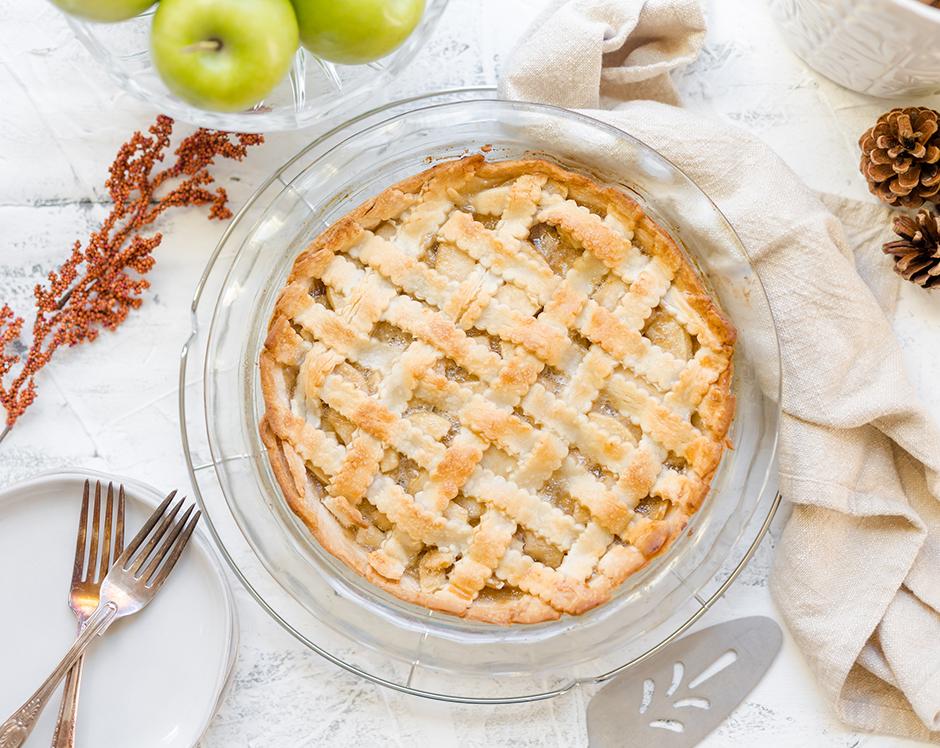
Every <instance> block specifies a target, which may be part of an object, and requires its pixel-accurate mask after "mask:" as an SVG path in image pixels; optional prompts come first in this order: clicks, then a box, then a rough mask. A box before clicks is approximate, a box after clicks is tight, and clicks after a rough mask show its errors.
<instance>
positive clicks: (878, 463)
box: [501, 0, 940, 742]
mask: <svg viewBox="0 0 940 748" xmlns="http://www.w3.org/2000/svg"><path fill="white" fill-rule="evenodd" d="M703 27H704V25H703V22H702V15H701V12H700V9H699V7H698V4H697V2H696V1H695V0H645V1H644V0H565V1H559V0H556V1H555V2H553V3H552V5H551V7H550V8H549V9H548V10H547V11H546V12H545V13H544V14H543V15H542V16H541V17H540V18H539V19H538V20H537V21H536V22H535V24H534V28H533V29H531V30H530V31H528V32H527V33H526V35H525V38H524V41H523V42H522V43H521V44H520V45H519V46H518V48H517V49H516V50H515V52H514V53H513V55H512V57H511V58H510V60H509V62H508V65H507V70H506V73H505V75H504V78H503V80H502V82H501V91H502V93H503V95H505V96H509V97H512V98H519V99H526V100H531V101H542V102H552V103H555V104H560V105H563V106H569V107H581V108H583V107H596V106H608V107H609V105H610V104H611V103H613V102H611V101H610V99H612V98H614V97H617V96H620V97H621V98H620V100H619V101H617V102H616V108H615V109H610V108H608V109H605V110H598V111H591V112H590V114H592V115H594V116H596V117H598V118H599V119H603V120H605V121H607V122H610V123H611V124H614V125H616V126H618V127H621V128H622V129H624V130H626V131H627V132H629V133H631V134H633V135H634V136H636V137H638V138H639V139H640V140H642V141H644V142H646V143H647V144H649V145H651V146H652V147H653V148H655V149H656V150H658V151H660V152H661V153H663V154H664V155H665V156H666V157H668V158H669V159H671V160H672V161H673V162H674V163H676V164H678V165H679V166H680V167H681V168H682V169H683V170H684V171H685V172H686V173H688V174H689V175H690V176H691V177H692V178H693V179H694V180H695V181H696V182H697V183H698V184H699V186H700V187H702V189H703V190H704V191H705V192H706V193H708V195H709V196H710V197H711V198H712V199H713V200H714V201H715V202H716V203H717V204H718V206H719V207H720V208H721V210H722V211H723V212H724V214H725V215H726V216H727V217H728V218H729V220H730V221H731V223H732V224H733V225H734V227H735V228H736V229H737V231H738V234H739V235H740V236H741V239H742V240H743V242H744V244H745V246H746V247H747V249H748V252H749V254H750V256H751V258H752V260H753V261H754V262H755V263H756V265H757V268H758V270H759V272H760V274H761V277H762V279H763V281H764V283H765V285H766V288H767V293H768V296H769V298H770V304H771V307H772V309H773V312H774V315H775V318H776V320H777V325H778V333H779V336H780V345H781V349H782V351H781V352H782V357H783V372H784V387H783V409H784V417H783V422H782V428H781V443H780V453H779V461H780V486H781V490H782V492H783V494H784V496H785V497H786V498H787V499H789V500H790V501H791V502H793V505H794V506H793V513H792V516H791V518H790V520H789V522H788V525H787V527H786V529H785V531H784V533H783V536H782V538H781V541H780V543H779V546H778V549H777V557H776V564H775V568H774V572H773V578H772V588H773V591H774V594H775V597H776V600H777V603H778V605H779V607H780V610H781V613H782V614H783V617H784V618H785V620H786V622H787V624H788V626H789V628H790V631H791V632H792V634H793V636H794V637H795V639H796V641H797V643H798V645H799V646H800V648H801V649H802V651H803V653H804V655H805V656H806V658H807V659H808V661H809V663H810V664H811V666H812V668H813V670H814V672H815V673H816V675H817V678H818V680H819V683H820V685H821V687H822V689H823V691H824V692H825V693H826V695H827V696H828V698H829V699H830V700H831V701H832V703H833V704H834V705H835V708H836V710H837V711H838V713H839V715H840V716H841V718H842V719H843V720H844V721H846V722H847V723H849V724H850V725H852V726H854V727H858V728H862V729H865V730H871V731H879V732H891V733H897V734H902V735H907V736H910V737H915V738H920V739H922V740H934V741H937V742H940V732H938V731H940V501H938V497H940V478H938V470H940V434H938V431H937V430H936V428H935V427H934V426H933V425H932V424H931V423H929V422H928V419H927V417H926V416H925V414H924V412H923V410H922V408H921V407H920V406H919V405H918V399H917V396H916V394H915V393H914V391H913V390H912V388H911V386H910V384H909V383H908V380H907V378H906V376H905V373H904V368H903V365H902V361H901V355H900V350H899V347H898V343H897V340H896V339H895V337H894V334H893V332H892V329H891V325H890V322H889V319H888V317H887V316H886V310H885V309H883V308H882V306H884V307H885V308H886V309H887V310H888V313H890V312H891V311H893V304H894V298H895V297H896V293H897V285H896V281H894V280H892V275H891V271H890V264H889V262H888V261H887V259H886V258H884V257H883V256H881V255H880V254H879V252H878V251H877V247H878V246H879V244H880V241H881V240H882V239H883V237H880V236H877V234H878V232H877V231H872V230H871V229H870V228H868V227H867V226H866V224H868V225H869V226H870V225H881V226H886V225H887V217H886V212H885V211H883V210H882V209H881V208H879V207H878V206H874V205H871V206H869V205H865V204H859V203H849V202H847V201H840V200H838V199H833V198H827V199H826V202H827V204H828V205H829V206H830V207H831V208H834V209H836V210H837V212H838V213H839V215H840V216H842V217H844V221H845V224H846V225H845V226H843V223H841V222H840V220H838V219H837V218H836V217H835V216H834V215H833V213H832V212H830V210H829V209H827V207H826V205H824V204H823V202H821V200H820V198H819V197H817V196H816V195H815V194H814V193H813V192H811V191H810V190H809V189H808V188H807V187H806V186H805V185H804V184H803V183H802V182H801V181H800V180H799V179H798V178H797V177H796V176H795V175H794V174H793V173H792V172H791V171H790V170H789V169H788V168H787V166H786V165H785V164H784V163H783V162H782V161H781V160H780V159H779V158H778V157H777V156H776V155H775V154H774V153H773V152H772V151H771V150H770V149H769V148H767V147H766V146H765V145H763V144H762V143H761V142H760V141H759V140H758V139H757V138H755V137H754V136H752V135H750V134H748V133H747V132H745V131H742V130H739V129H737V128H735V127H734V126H732V125H730V124H729V123H727V122H724V121H714V120H709V119H706V118H703V117H701V116H699V115H697V114H693V113H690V112H688V111H685V110H683V109H679V108H677V107H674V106H668V105H667V104H665V103H662V102H663V101H665V102H671V101H673V100H674V97H675V92H674V89H673V88H672V87H671V85H670V84H669V83H668V71H669V70H671V69H672V68H673V67H675V66H676V65H677V64H680V63H683V62H687V61H688V60H689V59H691V58H692V57H693V56H694V55H695V54H696V52H697V50H698V49H699V47H700V45H701V43H702V36H703ZM637 97H645V98H651V97H655V98H657V99H659V100H660V101H649V100H646V101H638V100H637V101H628V99H629V98H637ZM853 241H854V242H858V244H857V245H853V243H852V242H853ZM873 245H874V248H873ZM863 278H864V279H866V280H867V281H868V282H869V283H870V284H871V286H872V287H871V288H870V287H869V285H866V282H865V281H863ZM873 289H874V291H875V293H873ZM876 293H877V296H876ZM879 300H880V301H881V302H882V306H879ZM767 334H768V335H770V331H768V332H767Z"/></svg>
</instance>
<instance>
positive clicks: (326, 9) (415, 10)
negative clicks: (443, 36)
mask: <svg viewBox="0 0 940 748" xmlns="http://www.w3.org/2000/svg"><path fill="white" fill-rule="evenodd" d="M291 2H293V3H294V10H296V11H297V23H298V24H299V26H300V41H301V43H302V44H303V45H304V46H305V47H306V48H307V49H309V50H310V51H311V52H313V53H314V54H315V55H317V56H318V57H322V58H323V59H325V60H332V61H333V62H339V63H343V64H345V65H358V64H361V63H363V62H371V61H372V60H377V59H378V58H379V57H384V56H385V55H387V54H388V53H389V52H391V51H392V50H394V49H396V48H397V47H398V46H400V45H401V43H402V42H404V41H405V39H407V38H408V35H409V34H411V32H412V31H414V28H415V26H417V25H418V21H420V20H421V14H422V13H424V0H291Z"/></svg>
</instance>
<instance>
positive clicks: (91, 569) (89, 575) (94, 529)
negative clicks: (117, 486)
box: [85, 480, 101, 582]
mask: <svg viewBox="0 0 940 748" xmlns="http://www.w3.org/2000/svg"><path fill="white" fill-rule="evenodd" d="M100 524H101V481H100V480H99V481H95V510H94V513H93V514H92V519H91V549H90V550H89V551H88V567H87V569H86V570H85V571H86V573H85V581H86V582H90V581H92V580H93V579H94V578H95V570H96V569H97V568H98V525H100Z"/></svg>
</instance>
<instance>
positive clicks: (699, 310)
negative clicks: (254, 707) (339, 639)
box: [261, 156, 734, 623]
mask: <svg viewBox="0 0 940 748" xmlns="http://www.w3.org/2000/svg"><path fill="white" fill-rule="evenodd" d="M733 342H734V331H733V329H732V328H731V326H730V324H729V323H728V322H727V321H726V320H725V319H724V317H723V316H722V315H721V313H720V311H719V310H718V308H717V305H716V303H715V302H714V301H713V300H712V299H711V298H710V297H709V296H708V294H707V292H706V291H705V289H704V287H703V286H702V284H701V282H700V281H699V279H698V278H697V276H696V275H695V273H694V271H693V269H692V268H691V266H690V264H689V263H688V260H687V259H686V258H685V257H684V255H682V253H681V252H680V251H679V250H678V248H677V247H676V246H675V244H674V243H673V242H672V240H671V239H670V238H669V237H668V235H666V234H665V232H663V231H662V230H660V229H659V228H658V226H656V224H655V223H653V222H652V221H651V220H650V219H649V218H648V217H647V216H646V215H645V214H644V213H643V211H642V210H641V209H640V208H639V207H638V206H637V205H636V204H635V203H633V202H632V201H630V200H629V199H628V198H626V196H624V195H622V194H621V193H619V192H617V191H614V190H612V189H609V188H602V187H600V186H598V185H596V184H594V183H593V182H591V181H590V180H587V179H585V178H584V177H581V176H578V175H575V174H573V173H570V172H567V171H564V170H562V169H560V168H558V167H557V166H554V165H552V164H549V163H547V162H543V161H509V162H492V163H487V162H485V161H484V160H483V158H482V157H478V156H477V157H470V158H466V159H462V160H460V161H455V162H448V163H445V164H442V165H440V166H437V167H435V168H434V169H431V170H429V171H427V172H425V173H423V174H420V175H417V176H416V177H413V178H412V179H410V180H406V182H404V183H402V184H400V185H397V186H396V187H392V188H390V189H389V190H386V192H384V193H382V194H381V195H379V196H378V197H376V198H374V199H373V200H371V201H369V202H368V203H366V204H365V205H363V206H360V207H359V208H357V209H356V210H355V211H353V212H352V213H351V214H350V215H349V216H347V217H346V218H344V219H342V220H341V221H340V222H338V223H337V224H335V225H334V226H333V227H331V228H330V229H329V230H327V231H326V232H324V234H322V235H321V236H320V237H318V238H317V239H315V240H314V241H313V243H312V244H311V245H310V246H309V247H308V248H307V249H306V250H305V251H304V252H303V253H302V254H301V255H300V256H299V257H298V258H297V260H296V262H295V265H294V270H293V272H292V274H291V276H290V279H289V281H288V284H287V286H286V287H285V288H284V289H283V290H282V292H281V295H280V297H279V299H278V302H277V305H276V308H275V311H274V314H273V317H272V320H271V324H270V330H269V335H268V339H267V342H266V346H265V350H264V352H263V353H262V357H261V373H262V385H263V390H264V394H265V400H266V406H267V411H266V414H265V417H264V419H263V423H262V436H263V438H264V442H265V444H266V446H267V448H268V451H269V455H270V457H271V461H272V466H273V468H274V471H275V474H276V476H277V479H278V482H279V483H280V485H281V487H282V489H283V491H284V493H285V496H286V498H287V499H288V501H289V503H290V505H291V507H292V508H293V510H294V511H295V512H296V513H297V514H298V515H299V516H300V517H301V518H302V519H303V520H304V521H305V522H306V524H307V525H308V526H309V527H310V529H311V530H312V532H313V533H314V535H315V536H316V537H317V539H318V540H319V542H320V543H321V544H322V545H323V546H324V547H326V548H327V550H329V551H330V552H331V553H333V554H334V555H336V556H338V557H339V558H340V559H341V560H342V561H344V562H345V563H347V564H348V565H350V566H351V567H353V568H354V569H356V570H357V571H358V572H359V573H361V574H363V575H364V576H366V577H367V578H368V579H369V580H371V581H372V582H373V583H375V584H377V585H379V586H380V587H382V588H383V589H385V590H386V591H389V592H391V593H392V594H395V595H397V596H399V597H401V598H403V599H405V600H407V601H409V602H412V603H415V604H418V605H423V606H426V607H430V608H434V609H437V610H442V611H445V612H448V613H452V614H455V615H460V616H466V617H470V618H476V619H478V620H483V621H491V622H496V623H513V622H519V623H522V622H536V621H543V620H548V619H552V618H556V617H558V616H559V615H561V614H565V613H567V614H579V613H582V612H584V611H586V610H588V609H590V608H593V607H595V606H596V605H599V604H601V603H603V602H604V601H606V600H607V599H609V597H610V596H611V594H612V592H613V591H614V590H615V589H616V588H617V587H618V586H619V585H620V584H621V583H622V582H623V581H624V580H625V579H626V578H627V577H628V576H629V575H630V574H632V573H633V572H635V571H636V570H638V569H639V568H641V567H642V566H644V565H645V564H646V563H647V562H648V561H649V560H650V559H651V558H652V557H654V556H655V555H657V554H658V553H661V552H662V551H663V550H664V549H665V548H666V547H667V546H668V545H669V544H670V543H671V541H672V540H673V539H674V538H675V537H677V536H678V535H679V533H681V531H682V530H683V529H684V528H685V526H686V523H687V521H688V518H689V517H690V515H691V514H692V513H694V512H695V511H696V509H697V508H698V506H699V505H700V504H701V502H702V501H703V499H704V497H705V494H706V493H707V490H708V485H709V482H710V480H711V476H712V474H713V472H714V470H715V468H716V466H717V464H718V461H719V459H720V456H721V453H722V450H723V447H724V444H725V438H726V433H727V430H728V427H729V425H730V421H731V417H732V413H733V407H734V400H733V396H732V395H731V392H730V384H731V357H732V352H733Z"/></svg>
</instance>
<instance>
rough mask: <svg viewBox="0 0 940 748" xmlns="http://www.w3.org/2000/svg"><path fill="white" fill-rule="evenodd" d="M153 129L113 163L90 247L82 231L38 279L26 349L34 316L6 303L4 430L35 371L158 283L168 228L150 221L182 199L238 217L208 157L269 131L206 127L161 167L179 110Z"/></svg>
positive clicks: (0, 385) (32, 384) (1, 340)
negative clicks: (158, 229) (160, 249)
mask: <svg viewBox="0 0 940 748" xmlns="http://www.w3.org/2000/svg"><path fill="white" fill-rule="evenodd" d="M148 132H149V135H145V134H144V133H142V132H136V133H134V135H133V136H132V137H131V139H130V140H129V141H128V142H127V143H125V144H124V145H122V146H121V149H120V150H119V151H118V153H117V156H116V157H115V160H114V163H113V164H111V167H110V169H109V175H110V176H109V177H108V180H107V182H106V183H105V186H106V188H107V190H108V193H109V195H110V196H111V200H112V202H113V207H112V209H111V212H110V213H109V214H108V217H107V218H106V219H105V220H104V222H103V223H102V225H101V228H99V229H98V230H97V231H95V232H93V233H92V234H91V236H90V237H89V239H88V242H87V244H86V245H85V247H84V249H83V248H82V245H81V242H78V241H76V242H75V245H74V246H73V247H72V253H71V255H70V256H69V257H68V259H67V260H65V262H64V263H63V264H62V265H61V266H60V267H59V269H58V270H54V271H52V272H50V273H49V275H48V279H47V282H46V284H45V285H43V284H37V285H36V287H35V289H34V291H33V295H34V297H35V306H36V317H35V319H34V321H33V326H32V338H31V340H30V342H29V346H28V347H27V348H26V352H25V354H24V355H22V356H21V355H18V354H17V353H15V352H13V350H12V349H13V347H14V344H15V343H16V342H17V341H20V336H21V333H22V331H23V326H24V322H25V320H24V319H23V318H22V317H18V316H17V315H15V314H14V313H13V310H12V309H11V308H10V307H9V305H6V304H4V305H3V306H2V307H0V405H2V406H3V408H4V410H5V411H6V429H4V431H3V432H2V434H0V439H2V438H3V436H5V435H6V433H8V431H9V429H10V428H12V427H13V424H15V423H16V421H17V419H18V418H19V417H20V416H22V415H23V413H24V412H25V411H26V409H27V408H29V406H30V405H32V403H33V401H34V400H35V398H36V375H37V374H38V373H39V371H40V370H41V369H42V368H43V367H44V366H46V365H47V364H48V363H49V361H50V360H51V359H52V357H53V356H54V354H55V352H56V351H57V350H58V349H59V348H60V347H62V346H74V345H79V344H80V343H86V342H89V341H92V340H94V339H95V338H96V337H97V336H98V333H99V332H100V331H101V329H102V328H103V329H108V330H114V329H115V328H117V327H118V326H119V325H120V324H121V323H122V322H123V321H124V320H125V319H126V318H127V315H128V314H129V313H130V311H131V310H132V309H137V308H138V307H139V306H140V304H141V301H142V299H141V295H142V294H143V292H144V291H145V290H146V289H147V288H148V287H149V285H150V283H149V281H148V280H147V279H146V278H145V277H144V276H145V275H146V274H147V273H148V272H149V271H150V270H151V268H153V265H154V258H153V250H154V249H156V247H157V246H159V244H160V242H161V240H162V238H163V236H162V234H160V233H155V234H152V235H150V236H144V235H143V234H142V233H141V231H142V230H143V229H144V228H146V227H147V226H149V225H150V224H152V223H153V222H154V221H156V220H157V219H158V218H159V217H160V216H161V215H162V214H163V213H165V212H166V211H167V210H169V209H170V208H174V207H190V206H202V205H208V206H210V208H209V218H215V219H226V218H230V217H231V215H232V214H231V211H230V210H229V209H228V207H227V203H228V195H227V194H226V192H225V189H224V188H222V187H216V188H215V189H209V185H211V184H212V183H213V181H214V179H213V177H212V175H211V174H210V172H209V167H211V166H212V165H213V164H214V163H215V159H216V158H219V157H221V158H226V159H231V160H234V161H241V160H242V159H244V158H245V156H246V155H247V153H248V148H249V147H250V146H253V145H258V144H260V143H262V142H263V141H264V138H263V136H261V135H250V134H244V133H227V132H219V131H214V130H205V129H200V130H197V131H196V132H194V133H192V134H191V135H188V136H187V137H185V138H183V139H182V140H181V141H180V142H179V145H178V146H177V147H176V150H175V151H174V152H173V153H174V155H175V156H176V159H175V161H174V162H173V163H172V164H171V165H170V166H168V167H166V168H164V169H160V170H157V171H154V169H155V168H156V166H157V164H158V163H161V162H162V161H163V159H164V155H165V152H166V150H167V149H168V148H169V147H170V143H171V136H172V134H173V120H172V119H170V118H169V117H166V116H164V115H161V116H159V117H157V119H156V121H155V122H154V123H153V125H151V126H150V128H149V129H148ZM24 347H25V346H24Z"/></svg>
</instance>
